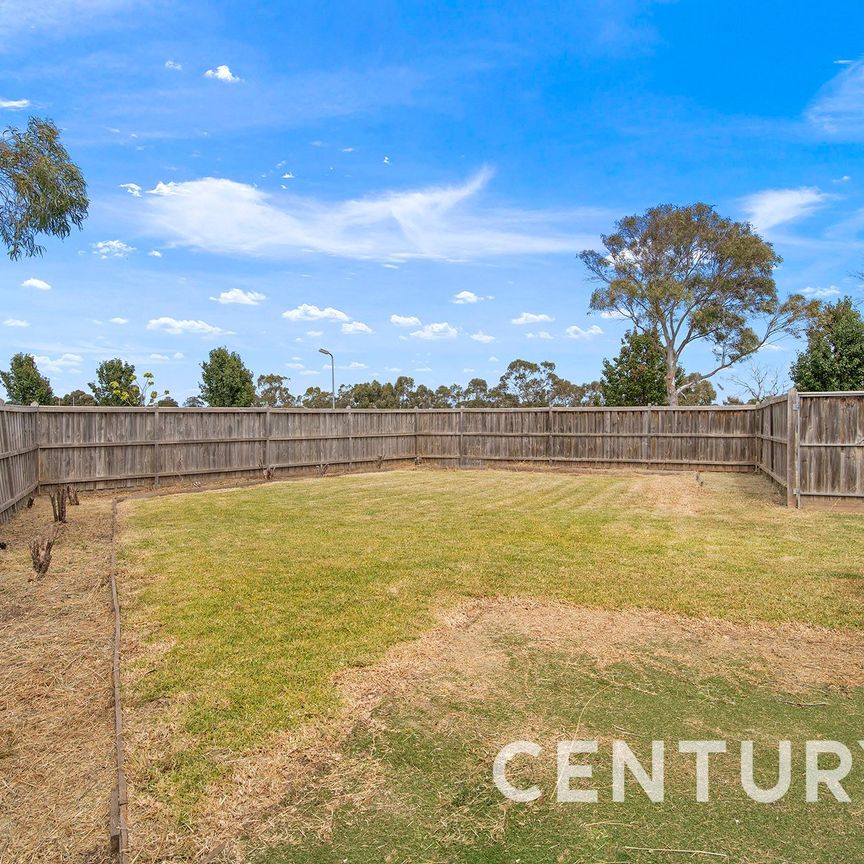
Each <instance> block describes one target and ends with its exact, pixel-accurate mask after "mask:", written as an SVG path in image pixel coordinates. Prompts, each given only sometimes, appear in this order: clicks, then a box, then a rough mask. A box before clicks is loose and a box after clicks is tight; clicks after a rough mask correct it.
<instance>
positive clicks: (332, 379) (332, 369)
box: [318, 348, 336, 409]
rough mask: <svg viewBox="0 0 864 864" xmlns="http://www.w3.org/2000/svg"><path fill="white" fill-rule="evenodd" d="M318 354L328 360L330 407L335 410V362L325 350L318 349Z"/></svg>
mask: <svg viewBox="0 0 864 864" xmlns="http://www.w3.org/2000/svg"><path fill="white" fill-rule="evenodd" d="M318 353H319V354H326V355H327V356H328V357H329V358H330V407H331V408H334V409H335V408H336V361H335V360H334V359H333V355H332V354H331V353H330V352H329V351H328V350H327V349H326V348H319V349H318Z"/></svg>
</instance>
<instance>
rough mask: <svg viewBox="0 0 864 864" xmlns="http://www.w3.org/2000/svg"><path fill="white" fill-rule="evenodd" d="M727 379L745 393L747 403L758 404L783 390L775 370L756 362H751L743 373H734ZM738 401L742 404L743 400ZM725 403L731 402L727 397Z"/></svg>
mask: <svg viewBox="0 0 864 864" xmlns="http://www.w3.org/2000/svg"><path fill="white" fill-rule="evenodd" d="M729 380H730V381H731V382H732V383H733V384H737V385H738V386H739V387H740V388H741V389H742V390H743V391H744V392H745V393H746V394H747V397H748V398H747V404H748V405H758V404H759V403H760V402H762V401H763V400H765V399H770V398H771V397H772V396H779V395H780V393H782V392H783V387H782V385H781V383H780V375H779V373H778V372H777V370H776V369H768V368H767V367H765V366H760V365H759V364H758V363H751V364H750V365H749V366H748V367H747V370H746V372H745V373H743V374H739V375H734V376H732V377H730V379H729ZM739 401H741V402H742V404H743V400H739ZM726 403H727V404H732V403H731V401H730V400H729V399H727V400H726Z"/></svg>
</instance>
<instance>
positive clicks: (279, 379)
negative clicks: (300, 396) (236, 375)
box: [255, 375, 294, 408]
mask: <svg viewBox="0 0 864 864" xmlns="http://www.w3.org/2000/svg"><path fill="white" fill-rule="evenodd" d="M288 380H289V379H288V378H286V377H285V376H284V375H259V376H258V378H257V381H256V384H257V392H256V394H255V404H256V405H261V406H262V407H266V408H290V407H291V406H292V405H293V404H294V397H293V396H292V395H291V391H290V390H289V389H288Z"/></svg>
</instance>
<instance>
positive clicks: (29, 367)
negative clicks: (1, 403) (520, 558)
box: [0, 354, 54, 405]
mask: <svg viewBox="0 0 864 864" xmlns="http://www.w3.org/2000/svg"><path fill="white" fill-rule="evenodd" d="M0 380H2V381H3V386H4V387H5V388H6V394H7V396H8V397H9V401H10V402H11V403H13V404H14V405H32V404H33V403H34V402H36V403H37V404H39V405H51V404H53V402H54V391H53V390H52V389H51V382H50V381H49V380H48V379H47V378H46V377H45V376H44V375H42V374H41V373H40V372H39V369H38V368H37V367H36V360H35V358H34V357H33V355H32V354H16V355H15V356H14V357H13V358H12V359H11V361H10V362H9V371H8V372H0Z"/></svg>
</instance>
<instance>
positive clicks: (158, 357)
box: [150, 354, 171, 363]
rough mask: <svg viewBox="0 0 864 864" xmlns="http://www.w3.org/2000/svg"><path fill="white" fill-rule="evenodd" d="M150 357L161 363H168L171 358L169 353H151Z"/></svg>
mask: <svg viewBox="0 0 864 864" xmlns="http://www.w3.org/2000/svg"><path fill="white" fill-rule="evenodd" d="M150 359H151V360H156V361H158V362H160V363H167V362H168V361H169V360H170V359H171V358H170V357H169V356H168V355H167V354H151V355H150Z"/></svg>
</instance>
